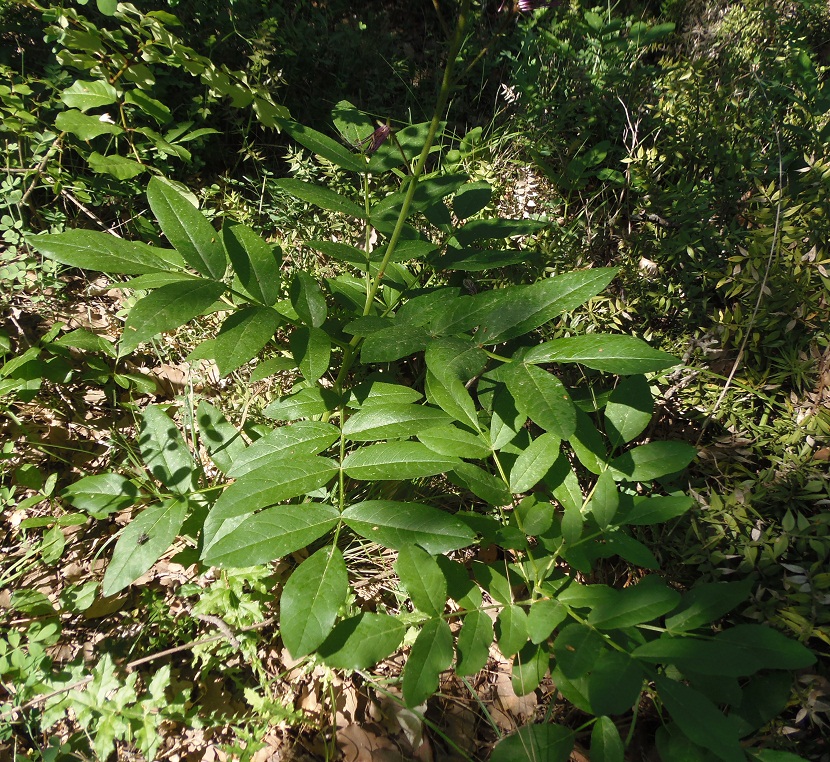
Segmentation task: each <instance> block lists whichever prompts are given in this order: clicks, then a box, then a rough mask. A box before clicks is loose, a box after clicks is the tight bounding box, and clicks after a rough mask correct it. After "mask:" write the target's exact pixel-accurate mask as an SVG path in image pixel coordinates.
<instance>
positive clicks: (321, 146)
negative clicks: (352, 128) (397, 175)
mask: <svg viewBox="0 0 830 762" xmlns="http://www.w3.org/2000/svg"><path fill="white" fill-rule="evenodd" d="M277 122H278V124H279V126H280V127H281V128H282V129H284V130H285V131H286V132H287V133H288V134H289V135H290V136H291V137H292V138H294V140H296V141H297V142H298V143H299V144H300V145H302V146H305V147H306V148H308V150H309V151H313V152H314V153H316V154H317V155H318V156H322V157H323V158H324V159H328V160H329V161H330V162H333V163H334V164H336V165H337V166H338V167H342V168H343V169H348V170H351V171H352V172H360V173H363V172H366V170H367V166H368V165H367V163H366V160H365V159H364V158H363V157H362V156H358V155H356V154H353V153H352V152H351V151H349V150H348V149H347V148H344V147H343V146H342V145H340V143H338V142H337V141H336V140H333V139H332V138H330V137H329V136H328V135H324V134H323V133H322V132H317V130H312V129H311V128H310V127H306V126H305V125H302V124H298V123H297V122H293V121H291V120H289V119H278V120H277ZM324 208H325V207H324Z"/></svg>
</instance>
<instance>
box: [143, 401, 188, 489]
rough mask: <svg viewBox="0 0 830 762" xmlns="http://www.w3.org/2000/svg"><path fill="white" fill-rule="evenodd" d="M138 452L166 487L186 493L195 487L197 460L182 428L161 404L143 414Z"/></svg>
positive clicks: (148, 408) (150, 406)
mask: <svg viewBox="0 0 830 762" xmlns="http://www.w3.org/2000/svg"><path fill="white" fill-rule="evenodd" d="M138 449H139V451H140V452H141V457H142V459H143V460H144V463H145V464H146V465H147V468H148V469H149V470H150V473H151V474H152V475H153V476H154V477H155V478H156V479H158V480H159V481H160V482H161V483H162V484H164V485H165V486H166V487H169V488H170V489H171V490H173V491H174V492H178V493H179V494H183V493H185V492H188V491H189V490H190V489H192V488H193V479H194V472H193V458H192V457H191V455H190V450H189V449H188V448H187V445H186V444H185V441H184V439H183V438H182V435H181V433H180V432H179V428H178V426H176V424H175V423H174V422H173V421H172V420H171V419H170V417H169V416H168V415H167V413H165V412H164V410H162V408H160V407H159V406H158V405H148V406H147V407H146V408H145V409H144V412H143V413H142V414H141V422H140V424H139V428H138Z"/></svg>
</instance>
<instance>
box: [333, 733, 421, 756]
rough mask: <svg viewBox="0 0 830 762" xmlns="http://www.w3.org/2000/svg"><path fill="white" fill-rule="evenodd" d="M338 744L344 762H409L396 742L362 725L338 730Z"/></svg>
mask: <svg viewBox="0 0 830 762" xmlns="http://www.w3.org/2000/svg"><path fill="white" fill-rule="evenodd" d="M337 745H338V747H339V748H340V750H341V751H342V753H343V762H407V760H406V757H404V756H403V755H402V754H401V752H400V751H399V750H398V748H397V747H396V746H395V744H393V743H392V741H390V740H389V739H388V738H384V737H383V736H379V735H377V734H376V733H374V732H371V731H369V730H367V729H366V727H364V726H361V725H347V726H346V727H345V728H342V729H340V730H338V731H337Z"/></svg>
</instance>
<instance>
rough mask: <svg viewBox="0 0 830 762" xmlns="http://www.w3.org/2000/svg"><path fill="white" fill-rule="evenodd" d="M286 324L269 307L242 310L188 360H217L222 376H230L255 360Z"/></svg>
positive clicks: (232, 316) (228, 320)
mask: <svg viewBox="0 0 830 762" xmlns="http://www.w3.org/2000/svg"><path fill="white" fill-rule="evenodd" d="M283 322H284V320H283V317H282V315H280V314H279V312H277V311H276V310H273V309H271V308H270V307H243V308H242V309H241V310H237V311H236V312H234V313H233V314H231V315H229V316H228V317H227V318H225V322H224V323H222V327H221V328H220V329H219V333H217V334H216V338H215V339H208V340H207V341H203V342H202V343H201V344H200V345H199V346H198V347H196V349H194V350H193V351H192V352H191V353H190V354H189V355H188V358H187V359H188V360H200V359H211V360H215V361H216V367H217V368H218V369H219V373H220V374H221V375H222V376H227V375H228V374H229V373H232V372H233V371H235V370H236V369H237V368H239V367H241V366H242V365H244V364H245V363H247V362H250V361H251V360H253V359H254V358H255V357H256V356H257V355H258V354H259V352H260V351H261V350H262V348H263V347H264V346H265V345H266V344H267V343H268V342H269V341H270V340H271V339H272V338H274V333H275V332H276V330H277V328H279V326H280V325H282V323H283Z"/></svg>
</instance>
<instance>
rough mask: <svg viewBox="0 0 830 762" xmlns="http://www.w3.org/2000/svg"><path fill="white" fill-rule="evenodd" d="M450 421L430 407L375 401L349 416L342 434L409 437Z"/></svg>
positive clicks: (369, 438) (365, 438)
mask: <svg viewBox="0 0 830 762" xmlns="http://www.w3.org/2000/svg"><path fill="white" fill-rule="evenodd" d="M449 422H450V418H449V416H448V415H447V414H446V413H445V412H443V411H442V410H437V409H435V408H433V407H427V406H425V405H412V404H389V405H386V404H382V403H377V404H372V405H370V406H367V407H364V408H363V409H362V410H360V411H358V412H357V413H355V414H354V415H353V416H352V417H351V418H349V420H348V421H346V423H345V424H344V425H343V436H344V437H346V439H349V440H351V441H353V442H375V441H377V440H379V439H399V438H408V437H412V436H415V435H420V434H421V432H423V431H424V430H429V429H430V428H432V427H434V426H446V425H447V424H449ZM419 438H420V436H419Z"/></svg>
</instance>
